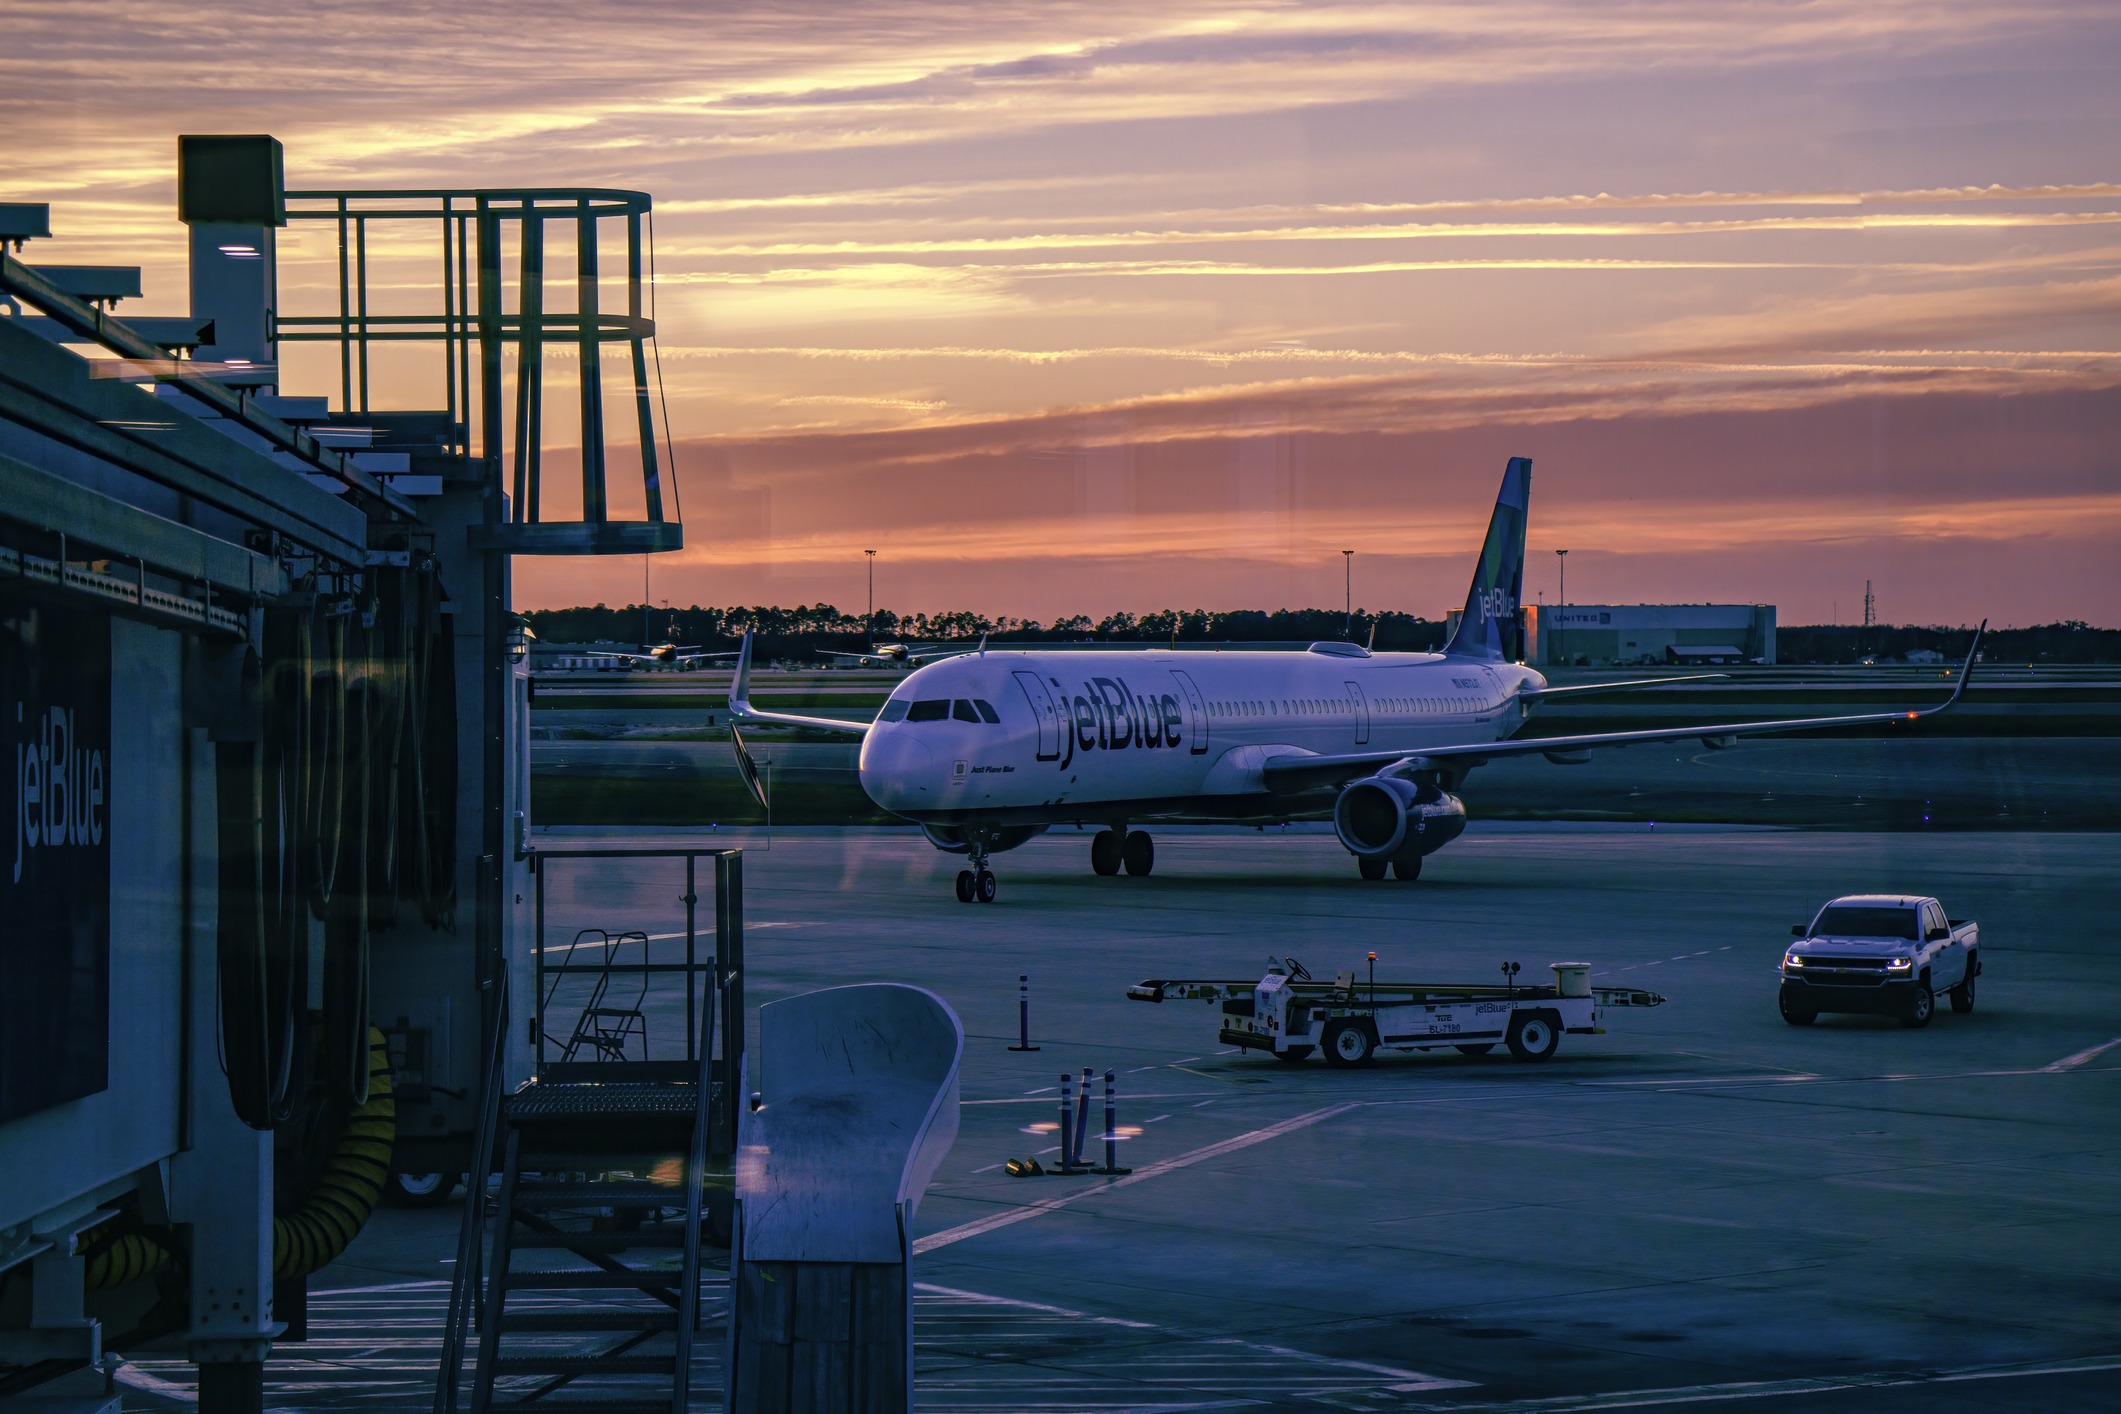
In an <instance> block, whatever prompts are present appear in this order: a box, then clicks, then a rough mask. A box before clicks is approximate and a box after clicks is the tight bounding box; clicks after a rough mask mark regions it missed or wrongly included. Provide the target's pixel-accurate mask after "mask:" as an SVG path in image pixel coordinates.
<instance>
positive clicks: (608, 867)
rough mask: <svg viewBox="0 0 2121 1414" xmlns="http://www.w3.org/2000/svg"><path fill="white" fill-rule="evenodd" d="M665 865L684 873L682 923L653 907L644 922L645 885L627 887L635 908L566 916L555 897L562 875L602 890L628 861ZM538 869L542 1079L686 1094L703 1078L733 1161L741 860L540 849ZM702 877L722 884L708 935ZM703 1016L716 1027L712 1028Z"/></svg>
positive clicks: (577, 900) (740, 1048) (714, 1123)
mask: <svg viewBox="0 0 2121 1414" xmlns="http://www.w3.org/2000/svg"><path fill="white" fill-rule="evenodd" d="M664 860H667V861H672V862H674V863H682V866H683V872H682V878H683V892H682V893H680V894H679V895H678V896H677V898H676V902H677V903H679V904H680V905H682V907H683V913H682V915H681V918H682V921H679V920H677V919H669V918H667V917H666V919H665V920H664V921H661V922H659V921H658V919H657V917H656V916H655V913H656V911H655V909H654V908H653V907H652V906H651V907H650V908H648V909H647V910H646V915H647V916H645V917H644V916H641V911H640V904H639V903H638V899H640V898H642V897H651V898H652V895H650V894H649V893H648V889H649V888H650V887H651V885H650V884H649V883H648V882H647V881H633V880H629V881H627V882H628V886H629V887H628V889H627V894H628V895H629V896H630V897H629V900H628V901H621V902H615V903H609V904H607V903H604V902H602V901H599V900H594V899H584V898H581V897H578V896H570V897H569V898H568V899H567V900H566V901H565V903H564V905H563V904H562V903H560V902H559V901H556V900H555V899H554V897H553V890H552V889H551V887H550V886H551V883H552V881H553V879H554V878H555V870H566V869H568V868H570V867H584V866H586V867H589V868H593V869H596V870H598V871H599V872H600V878H599V879H598V880H597V881H596V882H597V885H598V886H599V887H600V888H603V887H608V886H609V884H610V883H611V881H612V873H613V867H614V866H620V867H621V868H623V862H624V861H651V862H652V861H664ZM703 860H707V861H711V866H710V868H709V869H707V870H703V869H702V867H701V861H703ZM530 865H531V877H532V881H533V885H532V900H533V904H532V906H533V913H534V919H535V923H534V939H533V951H532V957H533V966H532V978H533V996H534V998H535V1007H536V1011H535V1015H534V1016H533V1018H532V1025H531V1033H530V1034H531V1037H532V1052H533V1055H532V1059H533V1062H534V1067H535V1069H534V1073H535V1074H536V1076H537V1077H538V1079H540V1080H542V1081H567V1080H602V1079H612V1078H615V1077H617V1078H625V1079H632V1080H671V1081H686V1082H689V1081H692V1080H694V1079H695V1078H696V1077H698V1076H699V1075H701V1074H703V1073H704V1074H706V1075H707V1076H708V1077H709V1081H710V1083H709V1085H708V1087H707V1093H706V1096H705V1097H704V1098H705V1099H706V1101H707V1103H708V1108H709V1113H708V1124H707V1134H708V1138H709V1143H710V1147H711V1149H712V1151H713V1152H715V1153H717V1154H729V1153H733V1152H735V1148H736V1121H737V1100H738V1096H737V1091H738V1088H739V1085H740V1076H741V1067H742V1063H743V1052H744V868H743V866H744V852H743V851H742V850H741V849H597V848H579V849H539V850H536V851H533V852H532V854H531V855H530ZM672 872H673V873H675V872H676V871H675V870H673V871H672ZM703 873H711V875H712V884H713V893H712V897H711V899H708V900H705V901H706V902H707V903H708V906H709V908H710V909H711V919H712V922H711V923H710V924H709V925H708V926H707V927H706V928H704V929H703V928H702V926H701V908H700V906H701V903H702V902H703V900H702V897H701V894H700V884H701V882H702V879H701V876H702V874H703ZM620 914H626V915H628V916H624V917H620V916H616V915H620ZM562 915H564V916H562ZM600 915H601V921H592V920H596V919H598V918H599V916H600ZM672 923H674V924H675V926H667V925H668V924H672ZM585 935H587V936H585ZM703 1008H705V1009H710V1010H711V1015H704V1016H703V1015H702V1009H703ZM703 1023H704V1024H703ZM673 1036H675V1038H676V1039H675V1040H673V1039H672V1038H673ZM703 1047H705V1048H707V1053H706V1054H703V1053H702V1048H703Z"/></svg>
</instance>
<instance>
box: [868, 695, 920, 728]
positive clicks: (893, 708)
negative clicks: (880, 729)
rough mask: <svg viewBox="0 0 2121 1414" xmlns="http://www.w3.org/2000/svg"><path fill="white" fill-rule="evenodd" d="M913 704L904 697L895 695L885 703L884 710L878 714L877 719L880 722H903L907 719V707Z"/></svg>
mask: <svg viewBox="0 0 2121 1414" xmlns="http://www.w3.org/2000/svg"><path fill="white" fill-rule="evenodd" d="M912 705H913V704H912V703H911V702H908V701H907V700H906V699H905V698H903V697H895V698H893V699H892V700H891V701H889V702H886V703H885V704H884V710H883V711H882V712H880V713H878V714H877V720H878V721H880V722H903V721H905V720H906V709H907V708H908V707H911V706H912Z"/></svg>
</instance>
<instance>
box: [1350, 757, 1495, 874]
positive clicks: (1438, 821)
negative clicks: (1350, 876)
mask: <svg viewBox="0 0 2121 1414" xmlns="http://www.w3.org/2000/svg"><path fill="white" fill-rule="evenodd" d="M1465 828H1466V806H1465V802H1464V801H1462V800H1460V799H1459V798H1458V797H1457V796H1455V795H1451V794H1449V793H1447V792H1445V791H1442V790H1439V789H1438V788H1437V787H1435V786H1433V785H1430V784H1428V783H1427V782H1423V781H1410V780H1408V779H1407V778H1406V777H1404V776H1370V777H1368V778H1366V779H1364V780H1360V781H1354V782H1351V783H1349V784H1348V785H1347V786H1346V787H1344V788H1343V789H1342V790H1341V792H1340V799H1338V800H1336V801H1334V802H1333V832H1334V833H1335V834H1337V835H1339V836H1340V842H1341V843H1342V844H1344V845H1346V846H1347V847H1348V852H1349V853H1351V854H1354V855H1357V856H1359V857H1361V858H1363V859H1397V858H1400V857H1402V856H1406V855H1417V856H1418V855H1424V854H1434V853H1435V852H1436V851H1437V850H1439V849H1442V848H1443V847H1444V846H1445V845H1447V844H1449V843H1450V842H1451V841H1452V840H1455V839H1457V838H1458V837H1459V835H1461V834H1463V833H1464V832H1465Z"/></svg>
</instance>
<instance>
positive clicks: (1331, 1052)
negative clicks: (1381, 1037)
mask: <svg viewBox="0 0 2121 1414" xmlns="http://www.w3.org/2000/svg"><path fill="white" fill-rule="evenodd" d="M1376 1052H1377V1042H1376V1041H1375V1040H1373V1039H1371V1036H1370V1026H1369V1023H1368V1022H1366V1021H1362V1020H1360V1019H1358V1018H1356V1017H1352V1016H1344V1017H1342V1018H1341V1019H1340V1020H1338V1021H1336V1022H1334V1023H1333V1025H1332V1026H1331V1027H1330V1028H1328V1029H1327V1031H1326V1064H1327V1065H1331V1066H1338V1067H1340V1068H1341V1069H1343V1070H1345V1069H1347V1068H1348V1067H1350V1066H1357V1065H1368V1064H1369V1063H1370V1057H1371V1056H1373V1055H1374V1054H1376Z"/></svg>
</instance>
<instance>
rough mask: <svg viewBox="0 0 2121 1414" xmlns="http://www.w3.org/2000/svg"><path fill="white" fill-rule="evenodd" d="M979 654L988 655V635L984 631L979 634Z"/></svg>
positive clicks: (981, 655)
mask: <svg viewBox="0 0 2121 1414" xmlns="http://www.w3.org/2000/svg"><path fill="white" fill-rule="evenodd" d="M979 655H980V657H982V658H984V657H986V656H987V635H986V634H984V633H983V634H981V635H980V636H979Z"/></svg>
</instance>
